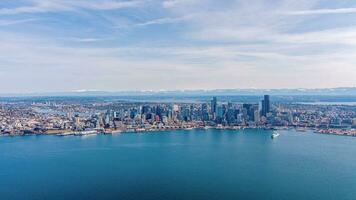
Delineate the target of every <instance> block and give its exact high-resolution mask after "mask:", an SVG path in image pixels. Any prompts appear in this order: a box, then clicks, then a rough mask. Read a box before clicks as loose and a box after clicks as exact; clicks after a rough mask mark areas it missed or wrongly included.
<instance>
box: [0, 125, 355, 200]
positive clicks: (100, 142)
mask: <svg viewBox="0 0 356 200" xmlns="http://www.w3.org/2000/svg"><path fill="white" fill-rule="evenodd" d="M280 133H281V135H280V137H278V138H277V139H274V140H272V139H271V138H270V134H271V132H269V131H264V130H244V131H228V130H206V131H205V130H194V131H172V132H160V133H147V134H121V135H113V136H108V135H106V136H105V135H97V136H89V137H74V136H73V137H71V136H68V137H57V136H27V137H0V199H1V200H3V199H4V200H17V199H29V200H32V199H36V200H37V199H38V200H42V199H51V200H57V199H58V200H63V199H103V200H106V199H155V200H157V199H219V200H220V199H244V200H246V199H267V200H268V199H271V200H272V199H273V200H278V199H281V200H282V199H291V200H293V199H295V200H297V199H298V200H299V199H303V200H305V199H313V200H314V199H323V200H327V199H338V200H340V199H350V200H351V199H353V200H354V199H356V156H355V155H356V138H352V137H344V136H331V135H318V134H313V133H297V132H294V131H281V132H280Z"/></svg>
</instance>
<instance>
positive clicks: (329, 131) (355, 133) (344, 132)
mask: <svg viewBox="0 0 356 200" xmlns="http://www.w3.org/2000/svg"><path fill="white" fill-rule="evenodd" d="M208 129H215V130H245V129H264V130H272V131H278V130H292V129H293V130H295V131H296V132H300V133H306V132H309V133H310V132H312V133H316V134H324V135H338V136H349V137H356V129H353V128H351V129H338V128H312V127H295V126H190V127H179V126H173V127H172V126H170V127H162V128H149V129H144V128H127V129H116V130H115V129H99V130H84V131H70V130H63V131H57V132H53V131H51V132H41V133H26V134H25V133H18V134H0V136H3V137H16V136H28V135H55V136H87V135H97V134H103V135H115V134H125V133H137V134H140V133H141V134H144V133H151V132H164V131H176V130H180V131H192V130H208Z"/></svg>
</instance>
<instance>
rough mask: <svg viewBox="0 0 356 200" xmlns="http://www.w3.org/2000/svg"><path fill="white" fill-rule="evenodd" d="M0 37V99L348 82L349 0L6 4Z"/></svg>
mask: <svg viewBox="0 0 356 200" xmlns="http://www.w3.org/2000/svg"><path fill="white" fill-rule="evenodd" d="M0 37H1V38H2V40H1V43H2V45H1V46H0V52H1V56H0V57H1V59H0V78H1V80H2V82H3V83H6V84H1V85H0V93H32V92H35V93H36V92H63V91H84V90H93V91H141V90H153V91H160V90H182V89H185V90H197V89H207V90H211V89H217V88H226V89H229V88H261V89H266V88H336V87H355V86H356V79H355V77H356V70H355V69H356V68H355V64H356V58H355V57H354V55H355V53H356V48H355V44H356V2H354V1H350V0H343V1H337V2H335V1H331V0H323V1H322V0H308V1H306V0H303V1H298V2H296V1H291V0H281V1H273V2H268V1H262V0H256V1H253V2H250V1H249V2H247V1H233V0H231V1H224V3H221V2H217V1H212V0H170V1H158V0H134V1H123V0H100V1H99V0H90V1H82V0H79V1H74V0H20V1H16V2H14V1H9V0H5V1H2V2H0Z"/></svg>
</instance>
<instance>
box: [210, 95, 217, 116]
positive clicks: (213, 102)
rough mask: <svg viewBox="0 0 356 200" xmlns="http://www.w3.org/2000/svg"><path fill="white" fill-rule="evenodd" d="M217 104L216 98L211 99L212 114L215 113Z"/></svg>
mask: <svg viewBox="0 0 356 200" xmlns="http://www.w3.org/2000/svg"><path fill="white" fill-rule="evenodd" d="M217 103H218V100H217V98H216V97H213V99H212V100H211V112H212V113H213V114H214V113H216V105H217Z"/></svg>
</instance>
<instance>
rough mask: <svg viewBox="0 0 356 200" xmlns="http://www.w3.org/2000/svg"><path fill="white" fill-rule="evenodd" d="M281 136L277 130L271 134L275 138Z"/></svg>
mask: <svg viewBox="0 0 356 200" xmlns="http://www.w3.org/2000/svg"><path fill="white" fill-rule="evenodd" d="M278 136H279V133H277V132H276V131H274V132H273V133H272V135H271V139H274V138H276V137H278Z"/></svg>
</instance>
